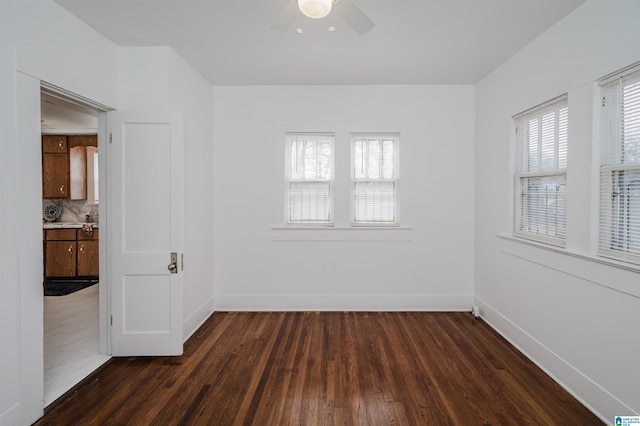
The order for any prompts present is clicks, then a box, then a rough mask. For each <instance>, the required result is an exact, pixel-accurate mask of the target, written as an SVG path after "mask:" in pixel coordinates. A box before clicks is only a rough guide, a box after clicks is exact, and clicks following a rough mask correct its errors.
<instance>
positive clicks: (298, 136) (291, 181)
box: [284, 133, 336, 227]
mask: <svg viewBox="0 0 640 426" xmlns="http://www.w3.org/2000/svg"><path fill="white" fill-rule="evenodd" d="M318 139H326V140H329V141H330V144H331V160H330V163H331V164H330V167H331V172H330V175H331V177H330V179H320V178H316V179H304V178H292V171H291V168H292V158H291V155H292V143H294V142H296V141H302V142H304V141H317V140H318ZM335 156H336V147H335V134H333V133H287V134H286V135H285V167H284V171H285V179H284V181H285V188H284V194H285V209H284V214H285V217H284V222H285V224H287V226H294V227H325V226H326V227H332V226H334V223H335V213H334V211H335V210H334V200H335V191H334V181H335ZM297 183H298V184H305V183H308V184H328V187H329V205H328V209H329V212H328V215H329V217H328V219H327V220H325V221H323V220H292V217H291V216H292V215H291V208H292V206H291V187H292V185H295V184H297Z"/></svg>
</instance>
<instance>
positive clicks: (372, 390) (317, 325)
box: [37, 312, 602, 425]
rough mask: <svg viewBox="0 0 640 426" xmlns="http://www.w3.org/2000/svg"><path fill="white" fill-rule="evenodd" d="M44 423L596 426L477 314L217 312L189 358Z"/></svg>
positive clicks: (138, 362) (159, 360) (146, 367)
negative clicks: (476, 317)
mask: <svg viewBox="0 0 640 426" xmlns="http://www.w3.org/2000/svg"><path fill="white" fill-rule="evenodd" d="M37 424H38V425H123V424H130V425H147V424H155V425H316V424H318V425H427V424H432V425H528V424H530V425H567V424H575V425H595V424H598V425H599V424H602V422H601V421H600V420H599V418H598V417H596V416H595V415H594V414H592V413H591V412H590V411H589V410H587V409H586V408H585V407H583V406H582V405H581V404H580V403H579V402H578V401H576V400H575V399H574V398H573V397H572V396H571V395H569V394H568V393H567V392H566V391H564V390H563V389H562V388H561V387H560V386H559V385H557V384H556V383H555V382H554V381H553V380H551V379H550V378H549V377H548V376H547V375H546V374H545V373H544V372H542V371H541V370H540V369H539V368H537V367H536V366H535V365H534V364H532V363H531V362H530V361H529V360H527V359H526V358H525V357H524V356H523V355H522V354H520V353H519V352H518V351H517V350H516V349H515V348H513V347H512V346H511V345H510V344H509V343H507V342H506V341H505V340H504V339H502V338H501V337H500V336H499V335H498V334H497V333H495V332H494V331H493V330H492V329H491V328H490V327H489V326H488V325H486V324H485V323H484V322H483V321H481V320H477V319H475V318H473V316H471V314H469V313H420V312H411V313H401V312H393V313H391V312H376V313H365V312H358V313H353V312H321V313H319V312H310V313H223V312H217V313H215V314H214V315H213V316H212V317H211V318H210V319H209V320H208V321H207V322H206V323H205V324H204V325H203V326H202V327H201V328H200V330H198V331H197V332H196V334H194V335H193V336H192V337H191V338H190V339H189V340H188V341H187V343H186V344H185V352H184V355H183V356H182V357H174V358H172V357H153V358H118V359H113V360H112V361H110V362H109V363H108V364H107V365H106V366H105V367H104V368H102V369H101V370H99V371H98V372H97V373H95V374H94V375H93V376H91V377H89V378H88V379H87V380H85V381H84V382H83V383H82V384H81V385H79V386H78V387H77V388H76V390H75V391H73V392H71V393H70V394H69V395H68V396H67V397H66V398H64V399H63V400H62V401H59V402H57V403H55V404H54V405H53V406H52V407H51V408H50V409H48V410H47V413H46V415H45V417H44V418H42V419H41V420H40V421H39V422H38V423H37Z"/></svg>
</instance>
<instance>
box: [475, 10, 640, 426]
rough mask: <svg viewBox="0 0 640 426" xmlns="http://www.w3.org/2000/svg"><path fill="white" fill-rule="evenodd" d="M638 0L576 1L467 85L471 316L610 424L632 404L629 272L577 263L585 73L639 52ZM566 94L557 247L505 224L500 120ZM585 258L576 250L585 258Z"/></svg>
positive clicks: (583, 212)
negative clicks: (471, 88) (512, 235)
mask: <svg viewBox="0 0 640 426" xmlns="http://www.w3.org/2000/svg"><path fill="white" fill-rule="evenodd" d="M639 18H640V2H637V1H635V0H624V1H623V0H615V1H610V0H609V1H602V0H587V2H586V3H585V4H583V5H582V6H581V7H579V8H578V9H576V10H575V11H574V12H573V13H572V14H570V15H569V16H567V17H566V18H565V19H563V20H561V21H560V22H559V23H558V24H557V25H555V26H554V27H552V28H551V29H550V30H549V31H547V32H546V33H544V34H543V35H541V36H540V37H538V38H537V39H536V40H535V41H534V42H532V43H531V44H530V45H528V46H527V47H526V48H524V49H523V50H522V51H520V52H519V53H518V54H516V55H515V56H514V57H512V58H511V59H510V60H509V61H507V62H506V63H505V64H503V65H502V66H500V67H498V68H497V69H496V70H494V71H493V72H492V73H491V74H489V75H488V76H487V77H485V78H484V79H483V80H482V81H481V82H479V84H478V85H477V86H476V107H475V108H476V161H475V181H476V187H475V286H476V287H475V295H476V303H478V304H479V305H480V306H481V311H482V316H483V317H484V318H485V319H486V320H487V321H489V322H490V323H491V324H492V325H493V326H494V327H496V328H497V329H498V331H500V332H501V333H502V334H504V335H505V336H506V337H507V338H508V339H510V340H511V341H512V342H514V343H515V344H516V345H517V346H518V347H520V348H521V349H522V350H523V351H524V352H525V353H526V354H528V355H529V356H530V357H531V358H532V359H533V360H534V361H535V362H537V363H538V364H539V365H540V366H541V367H542V368H543V369H545V370H546V371H547V372H549V373H550V374H551V375H552V376H553V377H555V378H556V379H557V380H558V381H559V382H561V383H562V384H564V385H565V386H566V387H567V388H568V389H569V390H570V391H571V392H573V393H574V394H575V395H576V396H577V397H578V398H579V399H581V400H582V401H583V402H584V403H585V404H586V405H587V406H589V407H591V408H592V409H593V410H594V411H595V412H597V413H598V414H599V415H600V416H602V418H603V420H606V421H607V422H610V421H611V420H612V419H613V416H614V415H625V414H627V415H629V414H632V413H636V414H637V413H639V412H640V392H638V382H639V380H640V363H638V353H640V339H638V337H639V336H640V334H639V331H638V330H640V286H639V284H640V275H639V274H638V272H631V271H628V270H623V269H619V268H615V267H612V266H607V265H603V264H600V263H596V262H594V261H590V260H587V259H586V258H588V256H592V255H593V253H594V250H595V246H594V244H593V243H592V241H593V236H594V235H595V234H594V231H593V230H594V229H595V228H594V226H595V221H596V220H597V217H596V215H594V214H591V213H590V208H591V206H592V205H594V203H596V202H597V199H596V198H595V196H594V194H595V191H596V190H597V188H595V185H596V184H597V179H596V177H597V158H596V157H595V156H594V155H593V153H594V152H596V153H597V150H594V149H593V143H594V141H596V140H597V131H595V130H594V123H595V122H596V120H595V118H597V113H596V109H595V104H596V103H597V91H596V89H597V85H596V84H595V83H594V81H595V80H596V79H598V78H600V77H602V76H604V75H606V74H608V73H611V72H613V71H616V70H617V69H620V68H622V67H625V66H627V65H630V64H632V63H634V62H636V61H639V60H640V26H639V25H638V19H639ZM563 93H568V95H569V161H568V164H569V166H568V171H567V191H568V213H567V216H568V230H567V233H568V235H567V250H566V253H570V254H577V255H581V256H583V257H575V256H570V255H568V254H566V253H557V252H552V251H548V250H544V249H540V248H538V247H535V246H530V245H526V244H522V243H520V242H517V241H513V240H511V239H508V238H501V237H499V234H508V233H509V232H510V226H511V225H510V224H511V217H510V214H509V212H510V209H511V202H512V201H511V197H512V189H511V185H512V175H511V174H510V164H511V162H512V152H513V145H512V144H513V141H512V140H511V137H510V126H511V116H513V115H514V114H516V113H518V112H520V111H523V110H526V109H528V108H530V107H533V106H535V105H537V104H539V103H541V102H544V101H546V100H548V99H551V98H554V97H556V96H558V95H561V94H563ZM585 257H586V258H585Z"/></svg>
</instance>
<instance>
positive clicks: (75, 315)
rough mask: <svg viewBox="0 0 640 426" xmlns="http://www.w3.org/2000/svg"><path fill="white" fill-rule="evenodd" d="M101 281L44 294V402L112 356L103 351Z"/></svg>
mask: <svg viewBox="0 0 640 426" xmlns="http://www.w3.org/2000/svg"><path fill="white" fill-rule="evenodd" d="M99 311H100V309H99V306H98V284H96V285H93V286H91V287H88V288H85V289H82V290H80V291H77V292H75V293H72V294H69V295H66V296H45V297H44V345H43V349H44V404H45V406H46V405H49V404H50V403H52V402H53V401H55V400H56V399H57V398H58V397H60V396H61V395H63V394H64V393H65V392H67V391H68V390H69V389H71V388H72V387H73V386H75V385H76V384H77V383H78V382H80V381H81V380H82V379H84V378H85V377H87V376H88V375H89V374H91V373H92V372H93V371H94V370H95V369H96V368H98V367H100V366H101V365H102V364H104V363H105V362H107V361H108V360H109V358H110V357H109V356H107V355H102V354H100V329H99V327H100V325H99V319H98V315H99Z"/></svg>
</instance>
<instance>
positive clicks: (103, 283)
mask: <svg viewBox="0 0 640 426" xmlns="http://www.w3.org/2000/svg"><path fill="white" fill-rule="evenodd" d="M43 93H45V94H47V95H50V96H53V97H56V98H59V99H61V100H63V101H66V102H71V103H75V104H78V105H81V106H84V107H87V108H91V109H92V110H95V111H96V113H97V117H98V128H97V132H96V133H97V135H98V169H99V170H100V172H99V173H100V179H99V180H98V191H99V194H100V195H99V199H100V202H99V203H98V214H99V217H100V238H99V240H98V247H99V264H100V273H99V283H98V286H99V291H98V294H99V296H98V298H99V302H98V303H99V314H98V315H99V323H100V326H99V327H100V348H99V351H100V353H101V354H104V355H111V335H110V332H109V324H110V312H111V307H110V303H109V301H110V286H109V275H108V273H109V238H108V236H109V215H108V212H109V209H108V205H109V198H110V192H109V188H108V182H107V181H108V179H107V178H106V177H107V176H108V171H109V168H108V167H109V159H108V158H107V157H108V156H107V147H106V145H107V143H108V142H109V141H108V140H107V125H108V123H107V112H108V111H112V110H113V108H110V107H108V106H106V105H103V104H100V103H98V102H95V101H93V100H91V99H88V98H85V97H83V96H80V95H78V94H75V93H73V92H69V91H67V90H65V89H63V88H60V87H58V86H55V85H52V84H50V83H47V82H45V81H40V94H41V95H42V94H43ZM39 107H40V105H38V108H39ZM43 359H44V354H43Z"/></svg>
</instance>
